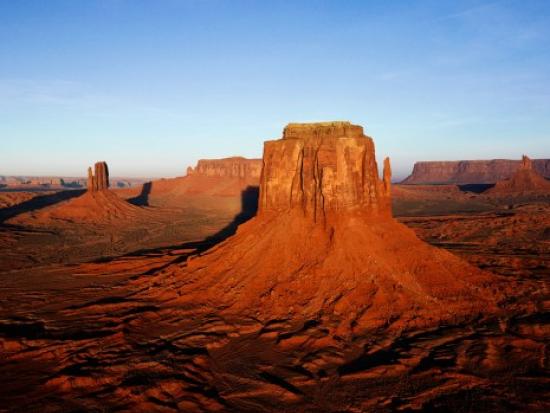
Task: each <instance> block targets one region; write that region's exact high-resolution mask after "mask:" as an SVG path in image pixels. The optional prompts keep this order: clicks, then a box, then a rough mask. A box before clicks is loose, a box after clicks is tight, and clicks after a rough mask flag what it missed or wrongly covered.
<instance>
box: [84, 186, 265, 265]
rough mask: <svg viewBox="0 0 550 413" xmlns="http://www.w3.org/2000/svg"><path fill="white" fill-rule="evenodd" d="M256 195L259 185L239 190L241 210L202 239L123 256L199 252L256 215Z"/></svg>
mask: <svg viewBox="0 0 550 413" xmlns="http://www.w3.org/2000/svg"><path fill="white" fill-rule="evenodd" d="M258 195H259V187H257V186H249V187H247V188H246V189H245V190H243V191H242V192H241V211H240V212H239V213H238V214H237V215H235V217H234V218H233V220H232V221H231V222H230V223H229V224H228V225H226V226H225V227H223V228H222V229H221V230H219V231H218V232H216V233H215V234H213V235H210V236H209V237H206V238H205V239H204V240H201V241H190V242H184V243H182V244H176V245H170V246H163V247H157V248H145V249H140V250H137V251H132V252H130V253H128V254H125V255H123V256H145V255H155V254H166V253H169V252H170V251H172V250H192V252H191V251H190V252H189V254H196V253H199V254H200V253H202V252H204V251H206V250H208V249H210V248H212V247H213V246H214V245H216V244H218V243H220V242H222V241H223V240H225V239H226V238H228V237H230V236H231V235H233V234H235V232H236V231H237V228H238V226H239V225H241V224H243V223H245V222H246V221H248V220H249V219H251V218H253V217H254V216H256V212H257V211H258ZM189 254H180V253H178V255H180V261H184V260H185V259H187V256H188V255H189ZM113 259H115V257H103V258H99V259H97V260H95V262H108V261H111V260H113ZM180 261H178V262H180Z"/></svg>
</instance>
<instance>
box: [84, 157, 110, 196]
mask: <svg viewBox="0 0 550 413" xmlns="http://www.w3.org/2000/svg"><path fill="white" fill-rule="evenodd" d="M94 170H95V174H92V168H88V181H87V184H86V187H87V189H88V191H90V192H97V191H103V190H105V189H109V168H108V167H107V163H106V162H96V164H95V165H94Z"/></svg>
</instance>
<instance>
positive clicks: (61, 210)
mask: <svg viewBox="0 0 550 413" xmlns="http://www.w3.org/2000/svg"><path fill="white" fill-rule="evenodd" d="M94 172H95V173H94V174H93V173H92V168H88V181H87V191H86V192H85V193H84V194H83V195H80V196H78V197H76V198H72V199H70V200H68V201H66V202H62V203H59V204H55V205H52V206H50V207H47V208H44V209H40V210H38V211H36V212H28V213H25V214H22V215H19V216H17V217H15V218H13V219H12V220H10V222H12V223H18V224H30V225H35V226H50V225H53V226H55V225H56V223H61V224H63V223H67V222H69V223H70V222H73V223H91V224H103V223H113V222H117V221H119V220H124V219H132V218H136V217H138V216H141V215H143V214H146V211H143V210H142V209H140V208H139V207H136V206H134V205H131V204H129V203H128V202H126V201H124V200H122V199H120V197H118V196H117V195H116V194H115V193H113V192H112V191H111V190H109V168H108V166H107V163H106V162H97V163H96V164H95V166H94Z"/></svg>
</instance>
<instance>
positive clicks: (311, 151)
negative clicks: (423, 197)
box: [259, 122, 391, 220]
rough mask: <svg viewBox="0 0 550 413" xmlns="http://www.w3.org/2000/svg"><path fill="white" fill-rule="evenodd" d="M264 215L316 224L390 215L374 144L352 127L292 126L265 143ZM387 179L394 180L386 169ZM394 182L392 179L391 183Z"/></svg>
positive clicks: (261, 208) (343, 124) (339, 124)
mask: <svg viewBox="0 0 550 413" xmlns="http://www.w3.org/2000/svg"><path fill="white" fill-rule="evenodd" d="M263 163H264V165H263V171H262V176H261V178H260V202H259V211H260V214H262V213H269V212H273V211H284V210H296V209H298V210H301V211H302V212H303V213H304V214H305V215H307V216H310V217H312V218H313V219H314V220H316V219H318V218H320V217H325V216H326V215H327V214H331V213H337V212H341V211H346V210H361V211H367V212H369V213H373V214H381V215H388V216H389V215H391V210H390V202H389V191H388V190H387V188H386V185H387V184H389V181H388V182H387V183H386V182H385V181H384V182H383V181H381V180H380V179H379V177H378V168H377V164H376V159H375V153H374V143H373V141H372V139H371V138H370V137H368V136H365V135H364V134H363V128H362V127H361V126H357V125H352V124H351V123H349V122H326V123H312V124H307V123H291V124H289V125H288V126H287V127H286V128H285V129H284V132H283V137H282V139H279V140H275V141H268V142H265V145H264V157H263ZM384 166H385V175H384V177H385V179H386V175H388V176H389V174H391V172H390V170H389V159H387V160H386V161H385V163H384ZM388 179H389V178H388Z"/></svg>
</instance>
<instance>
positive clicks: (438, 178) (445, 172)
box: [402, 159, 550, 185]
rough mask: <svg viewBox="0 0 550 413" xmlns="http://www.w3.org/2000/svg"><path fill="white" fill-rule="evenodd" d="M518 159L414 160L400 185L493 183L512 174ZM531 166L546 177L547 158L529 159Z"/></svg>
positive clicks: (549, 167)
mask: <svg viewBox="0 0 550 413" xmlns="http://www.w3.org/2000/svg"><path fill="white" fill-rule="evenodd" d="M520 166H521V162H520V161H517V160H510V159H493V160H479V161H434V162H416V163H415V164H414V168H413V172H412V174H411V175H410V176H408V177H407V178H406V179H405V180H404V181H403V182H402V183H403V184H414V185H417V184H494V183H496V182H498V181H502V180H504V179H509V178H511V177H512V175H513V174H514V172H515V171H516V170H517V169H518V168H519V167H520ZM533 169H534V170H535V171H536V172H538V173H539V174H540V175H542V176H543V177H545V178H550V159H535V160H533Z"/></svg>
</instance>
